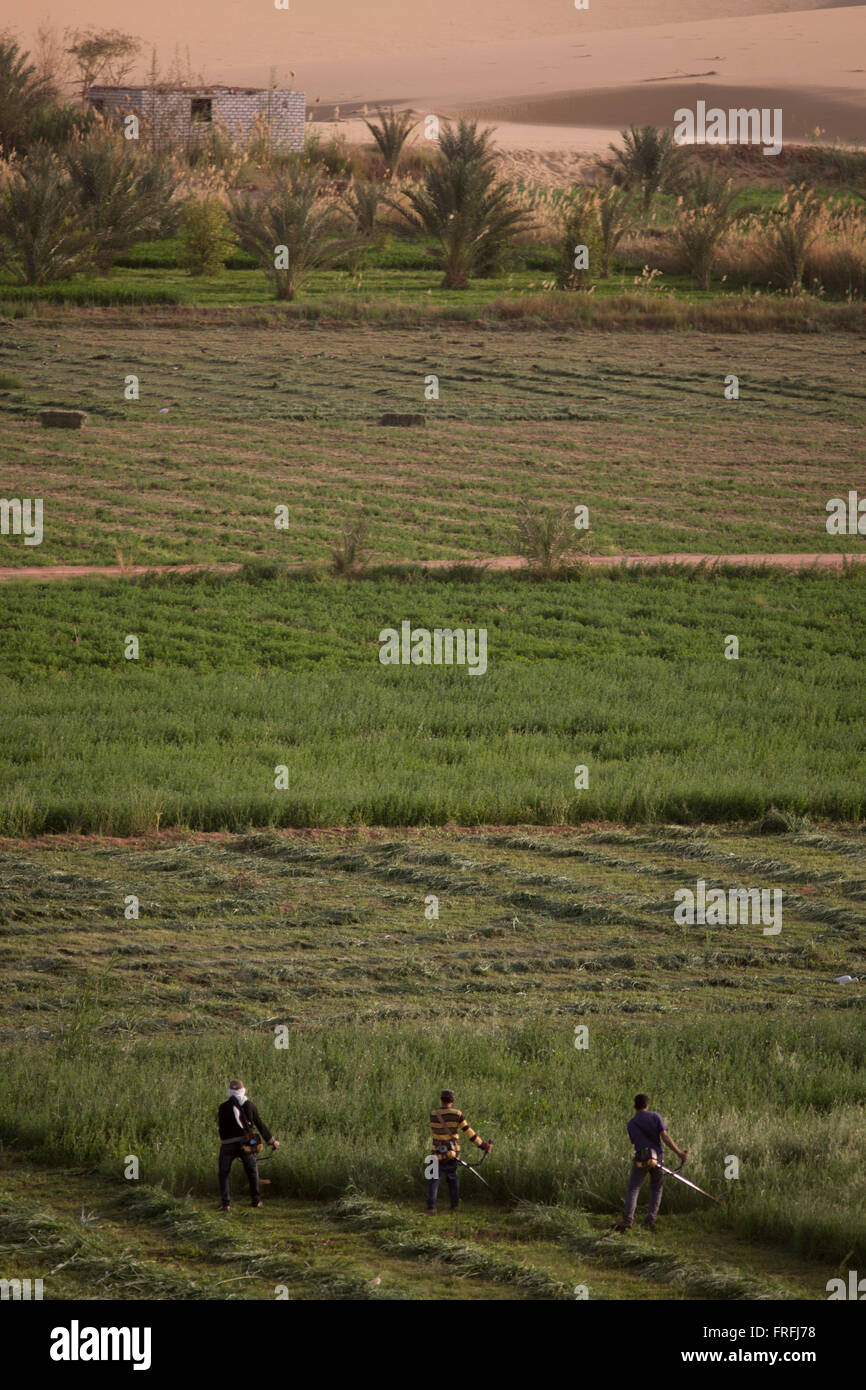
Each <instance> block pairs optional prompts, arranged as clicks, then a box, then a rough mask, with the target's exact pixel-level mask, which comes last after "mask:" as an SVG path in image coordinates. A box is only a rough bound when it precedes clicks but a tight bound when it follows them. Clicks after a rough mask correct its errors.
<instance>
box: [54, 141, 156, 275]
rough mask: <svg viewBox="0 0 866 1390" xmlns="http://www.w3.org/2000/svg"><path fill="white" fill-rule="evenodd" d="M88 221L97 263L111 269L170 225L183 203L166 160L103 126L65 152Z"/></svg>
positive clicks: (69, 170) (65, 158)
mask: <svg viewBox="0 0 866 1390" xmlns="http://www.w3.org/2000/svg"><path fill="white" fill-rule="evenodd" d="M62 160H63V163H64V166H65V167H66V169H67V170H68V172H69V176H70V179H71V181H72V184H73V186H74V187H75V188H76V189H77V190H78V193H79V196H80V198H81V204H82V207H83V208H84V210H85V216H86V218H87V223H88V226H90V227H91V228H92V229H93V231H94V232H95V233H96V238H97V255H96V264H97V266H98V267H99V269H100V270H107V269H108V268H109V267H110V266H111V265H112V263H113V262H114V261H115V260H116V259H117V257H118V256H119V255H120V254H121V253H122V252H123V251H125V250H126V249H127V248H128V247H129V246H131V245H133V243H134V242H136V241H140V240H141V239H142V238H144V237H147V236H157V235H159V234H160V233H162V232H165V231H167V230H170V229H171V228H172V227H173V224H174V222H175V221H176V217H177V212H178V209H177V208H175V206H174V205H173V204H172V201H171V200H172V194H173V192H174V188H175V183H176V180H175V178H174V176H173V175H172V173H171V171H170V168H169V165H168V164H167V162H166V161H165V160H156V159H153V158H151V157H149V156H147V155H144V154H141V153H139V151H138V150H136V149H135V148H134V147H133V142H131V141H129V140H125V139H124V138H123V136H122V135H121V134H120V132H119V131H117V130H112V129H108V128H106V127H97V128H95V129H94V130H91V131H89V132H88V133H86V134H84V135H78V136H77V137H76V138H74V139H73V140H72V141H70V143H69V144H68V145H67V147H66V148H65V149H64V151H63V153H62Z"/></svg>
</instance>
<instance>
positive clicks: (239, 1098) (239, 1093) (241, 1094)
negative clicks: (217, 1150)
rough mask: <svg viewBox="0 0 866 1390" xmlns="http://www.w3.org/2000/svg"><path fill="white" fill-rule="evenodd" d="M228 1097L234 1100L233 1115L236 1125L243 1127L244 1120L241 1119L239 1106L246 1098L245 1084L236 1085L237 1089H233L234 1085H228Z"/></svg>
mask: <svg viewBox="0 0 866 1390" xmlns="http://www.w3.org/2000/svg"><path fill="white" fill-rule="evenodd" d="M228 1098H229V1100H233V1101H234V1116H235V1120H236V1121H237V1123H238V1125H239V1126H240V1127H241V1128H243V1127H244V1121H243V1117H242V1116H241V1112H240V1106H242V1105H243V1103H244V1101H245V1100H246V1098H247V1090H246V1087H245V1086H239V1087H237V1089H235V1088H234V1087H232V1086H229V1094H228Z"/></svg>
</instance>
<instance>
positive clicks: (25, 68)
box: [0, 35, 51, 154]
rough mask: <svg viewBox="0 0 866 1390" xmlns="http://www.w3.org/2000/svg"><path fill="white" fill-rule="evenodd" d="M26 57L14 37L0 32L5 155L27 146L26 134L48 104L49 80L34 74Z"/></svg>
mask: <svg viewBox="0 0 866 1390" xmlns="http://www.w3.org/2000/svg"><path fill="white" fill-rule="evenodd" d="M29 57H30V54H29V53H22V51H21V49H20V48H19V47H18V44H17V43H16V42H15V40H14V39H12V38H9V37H8V36H2V35H0V149H2V151H3V153H4V154H11V153H12V151H13V150H16V149H17V150H20V149H23V148H24V147H25V146H26V144H27V143H28V133H29V132H30V131H31V130H32V129H33V127H34V125H35V124H36V123H37V122H38V119H39V117H40V115H41V114H42V112H43V111H44V109H45V107H46V106H48V105H50V99H51V92H50V89H49V86H48V83H47V81H46V80H45V79H44V78H40V77H39V76H38V75H37V72H36V68H35V67H34V66H33V64H32V63H30V62H28V59H29Z"/></svg>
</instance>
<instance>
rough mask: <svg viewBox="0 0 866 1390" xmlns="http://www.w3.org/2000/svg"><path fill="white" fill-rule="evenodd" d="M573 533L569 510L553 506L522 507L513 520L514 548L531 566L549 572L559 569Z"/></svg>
mask: <svg viewBox="0 0 866 1390" xmlns="http://www.w3.org/2000/svg"><path fill="white" fill-rule="evenodd" d="M575 543H576V536H575V530H574V521H573V517H572V514H571V512H569V511H568V510H565V511H561V510H559V509H558V508H556V507H541V508H539V509H538V510H537V511H535V512H531V511H529V510H528V509H527V510H524V511H523V512H522V513H521V514H520V516H519V517H518V519H517V550H518V554H519V555H522V556H523V558H524V560H526V561H527V562H528V564H529V566H530V568H531V569H534V570H537V571H538V572H539V573H540V574H544V575H549V574H552V573H553V572H554V571H555V570H557V569H561V568H562V565H563V561H564V559H565V556H566V555H567V554H568V551H569V550H570V549H572V548H573V547H574V546H575Z"/></svg>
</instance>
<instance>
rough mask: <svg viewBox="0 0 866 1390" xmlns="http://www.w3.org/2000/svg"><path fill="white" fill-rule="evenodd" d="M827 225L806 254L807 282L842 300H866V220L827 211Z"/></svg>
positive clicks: (856, 216)
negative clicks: (865, 298)
mask: <svg viewBox="0 0 866 1390" xmlns="http://www.w3.org/2000/svg"><path fill="white" fill-rule="evenodd" d="M824 224H825V225H824V226H823V227H822V229H821V231H820V232H819V235H818V237H817V238H816V240H815V241H814V242H813V244H812V246H811V247H810V248H809V251H808V252H807V254H806V262H805V268H804V277H803V278H804V280H805V283H806V284H807V285H808V286H809V287H810V288H816V289H819V290H820V291H821V292H822V293H824V294H828V295H833V296H834V297H836V298H839V299H847V298H856V299H862V298H864V297H866V217H864V215H863V214H862V213H858V212H854V211H852V210H850V209H847V210H843V211H836V212H833V211H829V210H828V211H827V213H826V215H825V219H824Z"/></svg>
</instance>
